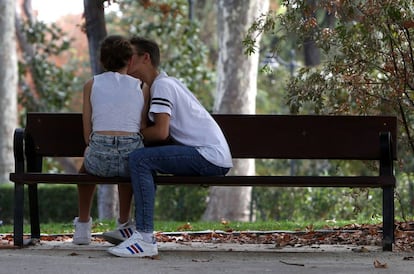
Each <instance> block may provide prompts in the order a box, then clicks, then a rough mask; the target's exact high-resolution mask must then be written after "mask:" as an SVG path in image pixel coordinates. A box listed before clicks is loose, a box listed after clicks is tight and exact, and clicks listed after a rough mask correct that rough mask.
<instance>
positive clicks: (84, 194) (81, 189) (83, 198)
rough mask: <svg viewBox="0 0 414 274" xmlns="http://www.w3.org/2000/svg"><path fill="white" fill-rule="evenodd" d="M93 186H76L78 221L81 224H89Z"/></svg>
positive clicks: (94, 186)
mask: <svg viewBox="0 0 414 274" xmlns="http://www.w3.org/2000/svg"><path fill="white" fill-rule="evenodd" d="M95 188H96V185H95V184H87V185H85V184H78V210H79V215H78V221H79V222H82V223H87V222H89V217H90V215H91V207H92V201H93V195H94V193H95Z"/></svg>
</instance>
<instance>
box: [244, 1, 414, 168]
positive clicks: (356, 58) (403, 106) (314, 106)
mask: <svg viewBox="0 0 414 274" xmlns="http://www.w3.org/2000/svg"><path fill="white" fill-rule="evenodd" d="M311 2H312V3H313V4H312V5H311V4H309V3H310V2H308V1H293V2H292V1H283V4H284V6H285V7H286V12H285V13H282V14H275V13H274V12H271V13H269V14H267V15H263V17H261V18H259V19H258V22H267V20H274V24H269V23H266V24H264V23H262V24H255V25H253V26H252V27H251V29H250V31H249V34H248V35H247V37H246V41H248V43H246V51H251V50H254V46H255V45H256V44H255V41H256V39H255V36H256V35H257V33H258V32H259V33H265V34H269V35H273V36H274V35H276V34H277V35H279V34H280V35H287V34H288V33H291V32H292V31H294V32H295V33H296V38H295V39H297V46H298V48H302V47H303V46H304V43H305V42H306V41H307V40H306V39H307V38H309V37H311V38H312V39H313V41H315V43H316V44H317V45H318V47H319V48H320V49H321V50H322V53H323V54H324V55H323V62H322V63H321V65H320V66H316V67H304V68H301V69H300V70H299V71H298V75H297V77H294V78H292V81H291V82H290V84H289V85H288V90H289V94H288V98H289V99H288V103H289V106H290V109H291V112H293V113H309V112H311V113H320V114H322V113H325V114H326V113H328V114H362V115H366V114H373V115H376V114H392V115H398V117H399V119H400V121H401V122H402V123H401V124H402V127H401V130H400V139H401V140H400V144H401V149H400V151H401V152H402V153H401V154H400V157H401V158H402V159H403V162H404V166H403V168H404V170H411V169H412V167H413V164H414V163H413V161H412V160H411V158H412V157H410V156H411V155H412V153H413V148H414V145H413V140H412V138H411V136H412V134H413V124H412V123H411V122H410V121H412V119H413V118H414V117H413V115H414V113H413V110H414V108H413V106H414V102H413V100H412V91H413V89H414V84H413V80H412V79H414V54H413V52H414V50H413V49H414V48H413V44H412V36H413V34H414V21H413V20H414V11H413V9H412V2H411V1H407V0H401V1H388V0H378V1H341V2H339V3H336V2H335V3H336V4H335V5H334V4H333V2H329V1H316V2H315V1H311ZM326 14H329V15H331V16H335V19H336V21H335V23H334V24H331V25H327V24H326V20H325V19H326V16H321V15H326ZM269 18H270V19H269ZM267 26H271V27H267ZM275 51H276V52H278V51H280V49H279V48H275Z"/></svg>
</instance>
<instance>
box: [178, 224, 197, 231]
mask: <svg viewBox="0 0 414 274" xmlns="http://www.w3.org/2000/svg"><path fill="white" fill-rule="evenodd" d="M191 229H193V227H192V226H191V224H190V223H186V224H183V225H182V226H179V227H177V230H178V231H183V230H191Z"/></svg>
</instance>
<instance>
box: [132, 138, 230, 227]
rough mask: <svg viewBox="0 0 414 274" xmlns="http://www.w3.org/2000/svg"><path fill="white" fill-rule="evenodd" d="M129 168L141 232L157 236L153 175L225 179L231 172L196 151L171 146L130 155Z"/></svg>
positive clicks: (179, 146) (137, 150) (142, 149)
mask: <svg viewBox="0 0 414 274" xmlns="http://www.w3.org/2000/svg"><path fill="white" fill-rule="evenodd" d="M129 167H130V173H131V181H132V187H133V190H134V199H135V215H136V216H135V217H136V219H135V221H136V224H137V230H138V231H140V232H144V233H152V232H153V229H154V227H153V217H154V201H155V188H156V186H155V184H154V179H153V174H156V173H162V174H174V175H198V176H212V175H225V174H226V173H227V171H228V169H227V168H221V167H217V166H215V165H213V164H211V163H210V162H208V161H207V160H205V159H204V157H202V156H201V155H200V154H199V153H198V151H197V150H196V149H195V148H194V147H188V146H181V145H168V146H158V147H145V148H140V149H136V150H135V151H133V152H132V153H131V154H130V155H129Z"/></svg>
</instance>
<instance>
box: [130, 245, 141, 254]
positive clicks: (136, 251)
mask: <svg viewBox="0 0 414 274" xmlns="http://www.w3.org/2000/svg"><path fill="white" fill-rule="evenodd" d="M129 247H130V248H131V249H132V250H134V253H132V254H136V253H139V250H138V248H137V246H136V244H135V245H130V246H129Z"/></svg>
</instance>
